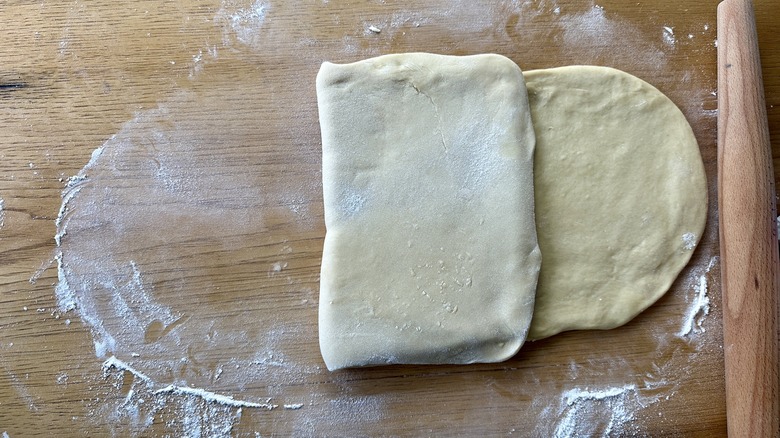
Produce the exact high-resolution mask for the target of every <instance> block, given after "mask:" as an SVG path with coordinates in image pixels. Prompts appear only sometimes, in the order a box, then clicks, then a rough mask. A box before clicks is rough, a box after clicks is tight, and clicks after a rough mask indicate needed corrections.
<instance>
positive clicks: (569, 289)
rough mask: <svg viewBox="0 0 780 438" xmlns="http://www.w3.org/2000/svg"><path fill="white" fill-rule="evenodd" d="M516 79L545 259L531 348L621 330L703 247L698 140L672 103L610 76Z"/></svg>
mask: <svg viewBox="0 0 780 438" xmlns="http://www.w3.org/2000/svg"><path fill="white" fill-rule="evenodd" d="M525 78H526V83H527V87H528V94H529V101H530V104H531V117H532V119H533V122H534V129H535V131H536V138H537V147H536V157H535V164H534V184H535V190H536V220H537V230H538V232H539V246H540V248H541V250H542V255H543V257H544V260H543V263H542V269H541V273H540V276H539V285H538V289H537V296H536V307H535V310H534V317H533V322H532V324H531V329H530V333H529V338H530V339H541V338H545V337H548V336H551V335H554V334H556V333H559V332H562V331H565V330H575V329H609V328H613V327H617V326H620V325H622V324H624V323H626V322H627V321H629V320H630V319H632V318H633V317H634V316H636V315H637V314H638V313H640V312H641V311H643V310H644V309H646V308H647V307H648V306H650V305H651V304H652V303H654V302H655V301H656V300H657V299H658V298H660V297H661V296H662V295H663V294H664V293H665V292H666V291H667V290H668V289H669V287H670V286H671V284H672V282H673V281H674V280H675V278H676V277H677V275H678V274H679V272H680V271H681V270H682V269H683V267H684V266H685V265H686V264H687V263H688V260H689V259H690V257H691V254H692V253H693V251H694V248H695V247H696V245H697V243H698V242H699V239H700V238H701V235H702V232H703V230H704V223H705V220H706V212H707V189H706V177H705V173H704V166H703V163H702V159H701V155H700V152H699V147H698V144H697V142H696V138H695V137H694V135H693V131H692V130H691V127H690V125H689V124H688V122H687V120H686V119H685V117H684V116H683V114H682V112H680V110H679V109H678V108H677V107H676V106H675V105H674V103H672V101H671V100H669V99H668V98H667V97H666V96H665V95H663V94H662V93H661V92H660V91H658V90H657V89H655V88H654V87H652V86H651V85H649V84H648V83H646V82H644V81H642V80H641V79H639V78H637V77H634V76H632V75H629V74H627V73H624V72H621V71H619V70H615V69H611V68H606V67H591V66H570V67H561V68H553V69H547V70H534V71H529V72H526V73H525Z"/></svg>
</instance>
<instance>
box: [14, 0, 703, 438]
mask: <svg viewBox="0 0 780 438" xmlns="http://www.w3.org/2000/svg"><path fill="white" fill-rule="evenodd" d="M378 4H379V3H378ZM381 6H382V8H384V9H387V13H378V14H377V13H373V14H359V13H358V14H341V13H339V12H338V5H336V4H335V3H331V2H327V1H323V2H321V3H320V2H317V4H316V5H315V4H311V5H308V6H306V8H304V9H305V11H302V12H301V13H302V15H300V16H302V17H308V18H305V20H304V21H302V22H299V23H298V26H290V25H289V23H290V22H289V17H291V16H293V14H298V12H296V11H295V8H299V7H300V5H290V4H285V3H282V2H274V1H265V0H245V1H241V0H225V1H223V2H222V3H221V4H220V7H219V8H215V15H214V16H213V18H212V19H211V23H213V25H214V34H213V35H212V36H211V37H209V38H205V40H204V42H203V45H202V46H201V47H199V48H196V49H195V50H194V51H193V52H192V53H191V62H190V65H189V71H190V74H189V77H188V78H187V77H185V78H183V79H182V80H183V81H187V80H189V82H188V83H186V84H185V85H186V86H182V87H181V88H180V89H176V90H172V92H171V93H170V94H169V97H168V98H166V99H164V100H161V101H160V102H158V104H157V106H156V108H153V109H148V110H144V111H141V112H139V113H137V114H135V115H134V117H133V118H132V119H131V120H129V121H128V122H127V123H125V125H124V126H123V127H122V128H121V129H120V130H119V131H118V132H117V133H116V134H115V135H114V136H113V137H111V138H110V139H108V140H107V141H106V142H105V143H104V144H103V145H100V146H99V147H97V148H96V149H95V150H94V152H93V154H92V156H91V158H90V159H89V161H88V163H87V164H86V165H85V166H84V168H83V169H82V170H81V171H80V172H79V173H78V174H77V175H75V176H73V177H71V178H70V179H69V180H68V181H67V184H66V187H65V188H64V190H63V193H62V206H61V209H60V212H59V214H58V217H57V220H56V226H57V232H56V236H55V240H56V243H57V250H56V253H55V256H54V260H55V261H56V263H57V269H58V282H57V285H56V289H55V293H56V297H57V301H58V306H59V309H58V312H60V313H61V314H62V315H63V316H66V317H67V319H68V321H71V320H73V321H74V323H75V322H76V321H79V320H80V321H81V322H83V323H84V324H85V325H86V326H87V327H89V330H90V331H91V334H92V339H93V341H94V342H93V348H94V353H95V356H96V359H95V362H96V364H100V363H102V364H103V365H102V372H101V373H100V374H99V375H95V376H92V378H93V379H94V380H93V382H92V383H93V385H92V386H93V387H95V388H98V389H97V390H96V394H95V397H94V398H93V399H92V400H89V401H87V402H86V404H87V406H88V407H89V409H90V415H89V417H90V418H85V419H84V421H85V424H89V422H90V419H91V418H100V419H101V421H100V424H105V421H104V420H102V419H106V418H108V419H110V422H111V424H113V425H114V427H115V429H114V430H113V431H114V432H115V433H117V434H120V435H121V434H126V433H131V434H136V435H143V434H148V433H150V432H151V431H160V430H163V431H166V433H169V434H172V435H176V436H209V437H211V436H231V435H242V434H243V435H250V434H251V433H254V434H257V435H260V436H266V435H274V434H282V435H298V436H315V435H317V434H318V432H319V433H320V434H321V433H327V432H333V431H334V430H335V431H338V430H358V429H360V430H372V429H371V427H382V428H385V429H386V428H387V427H391V426H392V424H394V422H395V421H396V420H397V417H394V415H398V414H397V412H396V411H394V407H397V406H399V405H413V404H415V403H420V400H419V397H417V396H415V394H414V392H413V391H412V392H411V393H406V392H405V391H404V390H398V389H396V390H394V391H388V392H387V393H381V392H380V393H377V392H376V391H374V390H373V389H374V388H373V387H369V388H367V389H366V388H363V389H362V392H361V391H359V390H357V389H356V385H358V384H359V383H360V382H357V381H354V380H352V379H353V377H352V376H351V375H350V374H349V373H341V374H329V373H328V372H327V371H326V370H325V369H324V367H322V366H321V363H320V361H319V357H318V351H319V350H318V345H317V332H316V306H317V292H316V290H317V282H318V267H317V266H304V265H302V264H301V262H300V260H304V259H306V257H304V255H305V254H310V252H316V251H319V250H320V249H321V246H319V243H320V239H321V235H322V229H321V226H322V225H321V223H322V206H321V204H322V195H321V191H322V187H321V182H320V181H321V170H320V153H321V151H320V148H319V143H318V142H319V131H318V125H317V113H316V96H315V95H314V93H313V78H314V75H315V74H316V70H317V68H318V66H319V62H320V61H322V60H325V59H324V58H328V60H333V61H343V60H346V59H352V60H356V59H360V58H365V57H368V56H374V55H379V54H383V53H387V52H388V51H389V50H391V49H392V47H396V46H393V45H392V44H394V43H398V42H399V41H400V42H403V41H406V40H405V39H406V38H409V40H408V41H416V40H412V39H411V38H413V37H414V36H415V35H419V38H421V40H420V41H422V42H425V38H427V37H426V36H425V35H426V32H430V31H431V28H435V29H436V32H437V38H444V39H445V40H451V41H454V42H457V41H463V40H466V39H473V40H474V41H486V42H485V43H484V47H483V50H482V51H492V50H493V49H492V48H493V47H496V46H497V44H501V45H502V46H503V47H506V44H511V45H512V47H520V48H526V49H522V50H525V51H526V52H527V53H525V54H523V53H522V50H520V49H519V52H521V53H519V55H518V56H520V57H523V56H527V57H528V58H529V59H530V58H534V59H536V60H537V61H538V60H539V56H538V55H535V53H534V50H533V49H531V47H532V46H531V45H529V42H530V41H548V42H550V44H549V50H550V51H551V53H552V55H554V56H555V57H557V58H558V59H562V60H564V61H568V62H566V63H569V64H574V63H586V64H601V65H610V66H615V67H624V68H626V69H628V70H632V71H634V72H638V73H640V74H639V76H644V77H647V78H648V79H649V81H650V82H651V83H653V82H654V81H653V80H652V76H653V75H656V74H660V73H662V72H663V71H664V69H665V68H666V64H667V62H668V58H667V56H668V55H669V54H670V53H672V52H673V51H675V50H680V49H681V48H684V47H685V44H693V42H695V41H696V38H694V39H690V38H678V37H677V36H675V35H674V25H673V23H669V24H664V26H666V27H668V28H669V29H670V31H667V30H666V28H665V27H663V28H661V29H660V31H659V32H658V33H657V34H655V35H654V36H651V37H648V35H646V34H643V33H642V31H640V29H638V28H637V27H636V26H634V25H632V24H630V23H626V22H624V21H621V20H620V19H619V17H615V16H613V15H612V14H611V13H610V11H609V10H606V9H605V8H604V7H601V6H599V5H598V4H596V3H586V4H580V5H577V6H576V7H574V6H571V5H567V4H558V3H557V2H555V1H544V2H523V1H507V2H503V3H497V4H492V5H482V4H474V3H473V2H469V1H466V0H458V1H454V2H451V1H438V2H427V3H426V4H425V5H421V6H420V8H419V9H415V10H410V9H400V8H398V7H396V6H393V5H386V4H385V3H384V2H382V3H381ZM384 9H383V10H384ZM307 14H308V15H307ZM295 16H298V15H295ZM277 17H279V18H280V20H282V21H280V22H279V24H278V25H277V23H276V21H275V20H276V19H277ZM285 17H286V18H285ZM312 17H316V20H321V19H323V17H325V18H326V19H328V20H329V23H335V24H334V25H337V26H341V27H340V28H341V29H343V32H344V33H343V37H339V38H335V39H334V38H328V36H327V35H325V34H323V33H320V32H319V31H318V28H317V26H318V24H317V23H318V22H317V21H316V20H315V18H312ZM284 20H288V21H284ZM443 24H446V25H443ZM686 31H687V30H686ZM415 32H420V33H419V34H416V33H415ZM711 33H712V31H711V30H708V29H707V28H705V30H704V34H703V36H706V37H708V38H710V36H711V35H710V34H711ZM271 34H273V35H274V38H273V40H272V39H270V38H268V35H271ZM428 35H429V34H428ZM698 35H699V34H697V36H698ZM713 35H714V34H713ZM670 38H673V42H672V43H670ZM692 41H693V42H692ZM391 43H392V44H391ZM453 44H456V43H453ZM412 46H413V45H410V46H409V47H412ZM398 47H405V46H403V45H401V46H398ZM420 47H423V46H420ZM708 47H709V45H708ZM710 49H712V50H714V48H711V47H710ZM73 50H76V49H73ZM266 56H268V57H271V58H273V61H269V62H264V59H265V57H266ZM280 59H289V61H287V62H288V63H289V66H287V67H285V66H281V67H280V66H279V65H277V64H278V62H279V60H280ZM516 60H517V61H518V62H519V63H520V64H521V67H522V68H526V66H525V65H524V63H523V61H524V60H523V59H522V58H519V59H516ZM248 65H250V67H248ZM234 71H238V72H241V73H242V76H241V83H240V84H237V83H236V82H235V78H233V77H231V76H230V75H225V74H224V72H234ZM688 74H689V77H692V78H695V77H697V75H699V72H698V71H697V70H695V69H694V68H693V67H691V70H690V72H688ZM280 78H284V83H285V84H289V86H286V87H279V86H278V84H279V83H280V82H279V81H280V80H281V79H280ZM274 84H275V85H274ZM247 85H251V86H247ZM269 86H273V87H274V88H273V93H270V96H272V97H270V98H269V93H268V90H267V89H264V88H262V87H269ZM670 86H671V87H672V90H671V91H673V92H680V90H682V89H683V88H684V87H686V86H687V85H686V84H685V83H680V84H679V85H677V84H676V82H674V83H673V84H672V85H670ZM674 87H680V88H679V89H677V88H674ZM710 93H711V90H698V89H694V90H691V91H686V92H680V95H685V96H686V97H687V98H689V99H687V100H686V101H689V102H698V101H700V100H701V99H700V98H703V97H707V96H708V97H711V96H710ZM225 102H229V105H225ZM691 105H692V106H691V107H690V108H687V109H686V108H683V110H684V112H686V115H691V114H693V115H694V116H695V117H698V118H706V119H712V118H713V117H714V114H715V113H714V112H713V111H712V110H710V112H707V111H705V110H704V109H702V108H699V107H696V106H695V105H694V104H691ZM245 139H251V142H250V143H245ZM267 144H273V145H277V146H278V145H285V147H284V148H281V150H278V149H279V148H278V147H277V148H268V147H266V145H267ZM362 202H363V200H362V199H357V198H356V199H355V200H354V202H353V204H354V205H352V206H351V207H354V209H358V208H360V206H361V205H362ZM4 212H5V210H4V206H3V204H2V201H0V225H1V224H2V219H3V214H4ZM280 230H283V231H280ZM705 238H706V237H705ZM683 239H685V237H683ZM312 242H313V243H312ZM308 257H310V256H308ZM716 265H717V259H716V258H711V260H710V264H709V267H706V268H701V269H697V270H691V271H690V273H689V275H688V277H686V278H685V279H684V281H683V282H682V283H683V286H682V287H683V289H684V290H685V291H686V295H685V297H684V300H685V303H683V304H682V306H683V307H685V309H684V314H681V315H680V318H677V319H675V320H674V321H667V322H668V324H664V326H663V327H657V330H656V331H652V332H651V333H649V334H648V335H647V336H653V338H652V341H651V344H652V345H654V346H655V348H656V351H651V352H648V354H646V355H641V354H639V355H634V356H632V357H630V358H604V357H603V354H600V353H599V352H598V351H594V352H592V353H588V357H587V360H586V361H584V362H582V363H570V364H568V366H569V372H568V379H567V380H566V381H563V382H561V381H550V379H549V377H548V376H547V374H546V372H545V370H544V369H533V368H526V369H521V370H517V369H516V368H513V366H515V365H516V362H512V363H508V364H507V365H506V369H504V370H502V372H505V373H515V372H516V373H517V376H516V377H518V378H517V379H515V378H514V377H515V376H514V375H513V378H511V379H508V380H507V382H505V383H506V385H507V388H508V390H509V392H510V393H517V394H529V397H530V399H531V400H533V402H532V403H531V404H530V406H525V407H526V408H527V409H522V412H521V413H520V414H518V415H521V416H522V417H519V418H517V421H518V424H520V425H525V426H526V427H525V428H522V427H520V426H518V427H517V428H515V429H514V431H507V432H509V433H515V434H516V433H517V431H521V432H522V433H525V434H526V435H527V436H555V437H568V436H582V435H583V434H587V435H590V436H618V435H624V434H626V433H630V432H636V433H639V434H641V430H639V429H638V427H639V426H638V424H641V422H642V421H643V412H644V411H645V410H646V409H647V408H648V407H650V406H653V405H656V404H658V403H660V402H661V401H663V400H666V399H667V398H669V397H673V396H674V394H675V393H676V391H677V388H678V387H679V385H680V382H681V381H682V380H683V379H684V378H686V376H687V375H688V374H689V370H690V366H691V365H690V364H689V363H688V360H689V356H686V355H685V354H676V353H677V352H683V351H685V352H691V351H692V352H693V353H691V354H700V352H702V354H703V352H704V351H705V350H706V349H707V348H709V347H708V346H707V345H705V344H704V340H705V339H707V338H706V336H709V335H710V331H706V329H707V328H708V327H709V324H710V319H708V312H709V311H710V307H711V306H713V305H714V304H713V303H711V302H710V296H711V291H710V287H709V286H710V283H709V277H708V275H711V274H710V273H709V270H710V269H711V268H713V267H714V266H716ZM37 275H39V274H36V276H34V278H32V279H31V281H34V279H35V278H37ZM276 309H285V310H284V312H279V311H277V310H276ZM681 321H682V322H681ZM68 327H73V326H72V325H68ZM521 354H522V352H521ZM312 358H316V360H313V359H312ZM563 360H564V363H562V364H561V366H562V367H564V368H565V367H566V366H567V362H566V359H563ZM513 364H514V365H513ZM686 367H687V368H686ZM69 373H70V374H71V375H73V374H72V372H71V371H69ZM477 374H478V373H477ZM63 376H64V377H63ZM57 379H58V380H57V382H58V383H59V384H63V385H64V384H67V382H68V374H61V375H60V376H59V377H58V378H57ZM358 380H359V379H358ZM369 386H370V385H369ZM472 389H473V390H474V391H481V390H486V391H487V390H488V389H485V388H483V387H482V386H474V387H473V388H472ZM434 399H435V397H434ZM474 403H479V404H480V405H482V404H484V403H495V405H494V406H496V407H500V404H499V403H500V400H499V401H496V400H490V401H485V400H481V401H475V402H474ZM31 405H32V402H31ZM424 410H425V407H421V409H420V411H421V412H422V411H424ZM421 415H422V414H421ZM426 418H428V417H426ZM323 419H327V422H328V427H329V428H330V429H328V430H325V429H323V427H324V426H323V425H322V424H321V423H322V421H323ZM428 420H430V421H436V420H441V421H445V419H435V418H428ZM530 424H533V425H534V426H533V427H530V428H529V427H528V425H530ZM253 425H255V426H256V425H264V427H265V429H263V430H260V429H254V430H253ZM377 425H379V426H377ZM431 433H434V432H431ZM250 436H251V435H250Z"/></svg>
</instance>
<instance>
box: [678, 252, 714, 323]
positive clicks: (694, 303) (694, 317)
mask: <svg viewBox="0 0 780 438" xmlns="http://www.w3.org/2000/svg"><path fill="white" fill-rule="evenodd" d="M719 259H720V258H719V257H718V256H715V257H712V258H711V259H710V261H709V263H708V264H707V266H706V267H704V268H703V269H698V270H694V271H693V272H691V274H689V277H690V278H691V280H692V281H693V292H694V294H693V296H689V297H686V301H687V302H688V303H689V304H688V308H687V309H686V312H685V319H684V320H683V324H682V326H681V327H680V330H679V331H678V332H677V336H679V337H681V338H682V337H687V336H691V335H695V334H697V333H704V332H705V328H704V321H705V320H706V318H707V315H709V313H710V297H709V295H708V294H707V292H708V291H707V282H708V280H707V278H708V275H709V273H710V271H711V270H712V268H713V267H714V266H715V265H716V264H717V263H718V261H719Z"/></svg>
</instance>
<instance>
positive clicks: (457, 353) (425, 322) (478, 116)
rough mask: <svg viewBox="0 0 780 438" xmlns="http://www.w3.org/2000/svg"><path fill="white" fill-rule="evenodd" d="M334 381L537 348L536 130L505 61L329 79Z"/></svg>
mask: <svg viewBox="0 0 780 438" xmlns="http://www.w3.org/2000/svg"><path fill="white" fill-rule="evenodd" d="M317 101H318V106H319V114H320V126H321V129H322V142H323V145H322V149H323V174H322V178H323V192H324V204H325V224H326V228H327V234H326V237H325V243H324V248H323V258H322V271H321V282H320V311H319V334H320V348H321V352H322V356H323V358H324V360H325V363H326V365H327V367H328V369H331V370H334V369H339V368H345V367H355V366H366V365H380V364H391V363H471V362H495V361H501V360H504V359H507V358H508V357H511V356H512V355H514V354H515V353H516V352H517V351H518V349H519V348H520V346H521V345H522V344H523V342H524V340H525V339H526V334H527V330H528V327H529V324H530V320H531V313H532V310H533V306H534V291H535V287H536V280H537V275H538V271H539V264H540V254H539V248H538V246H537V240H536V230H535V227H534V206H533V202H534V201H533V176H532V169H533V150H534V132H533V127H532V125H531V119H530V112H529V109H528V104H527V96H526V89H525V85H524V82H523V76H522V73H521V71H520V69H519V68H518V67H517V66H516V65H515V64H514V63H513V62H512V61H510V60H509V59H507V58H504V57H502V56H498V55H477V56H467V57H455V56H441V55H431V54H421V53H411V54H403V55H387V56H381V57H378V58H373V59H368V60H365V61H360V62H356V63H353V64H346V65H335V64H330V63H325V64H323V65H322V68H321V69H320V72H319V74H318V76H317Z"/></svg>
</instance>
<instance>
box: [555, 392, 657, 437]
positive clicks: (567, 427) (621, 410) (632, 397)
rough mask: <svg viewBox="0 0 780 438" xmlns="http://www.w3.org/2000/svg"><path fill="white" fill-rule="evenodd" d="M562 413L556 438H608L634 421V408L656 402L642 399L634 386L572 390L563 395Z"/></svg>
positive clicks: (556, 430)
mask: <svg viewBox="0 0 780 438" xmlns="http://www.w3.org/2000/svg"><path fill="white" fill-rule="evenodd" d="M562 400H563V402H564V403H563V404H562V408H563V409H562V411H561V412H560V414H559V420H558V422H557V423H556V424H555V430H554V433H553V436H554V437H555V438H567V437H579V436H610V434H611V433H613V432H615V431H617V432H625V426H626V424H627V423H629V422H630V421H632V420H634V419H635V412H636V407H637V406H636V405H642V406H646V405H647V404H649V403H653V402H655V401H657V399H655V398H649V397H645V396H642V395H641V393H640V392H639V391H638V390H637V387H636V385H624V386H614V387H606V388H601V389H591V388H573V389H570V390H567V391H564V393H563V395H562Z"/></svg>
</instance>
